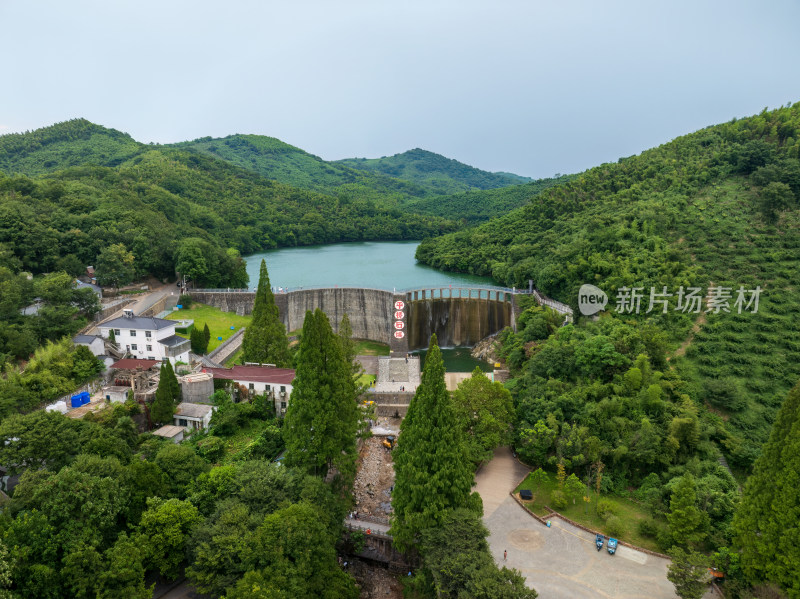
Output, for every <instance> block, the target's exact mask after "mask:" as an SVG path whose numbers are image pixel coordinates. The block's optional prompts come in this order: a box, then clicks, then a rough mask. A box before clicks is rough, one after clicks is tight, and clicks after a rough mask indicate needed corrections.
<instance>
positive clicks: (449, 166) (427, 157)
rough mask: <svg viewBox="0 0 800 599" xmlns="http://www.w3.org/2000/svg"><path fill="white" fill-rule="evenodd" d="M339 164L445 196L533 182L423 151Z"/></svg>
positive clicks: (339, 161) (417, 150)
mask: <svg viewBox="0 0 800 599" xmlns="http://www.w3.org/2000/svg"><path fill="white" fill-rule="evenodd" d="M336 163H337V164H341V165H345V166H349V167H351V168H355V169H359V170H363V171H370V172H374V173H382V174H384V175H389V176H391V177H396V178H398V179H402V180H404V181H410V182H412V183H416V184H418V185H422V186H425V187H428V188H431V189H434V190H436V192H437V193H439V194H442V195H446V194H453V193H458V192H460V191H468V190H470V189H496V188H499V187H506V186H508V185H519V184H521V183H526V182H528V181H530V179H529V178H528V177H521V176H519V175H512V174H510V173H490V172H487V171H482V170H480V169H478V168H475V167H473V166H469V165H467V164H464V163H463V162H459V161H458V160H453V159H451V158H446V157H445V156H442V155H441V154H435V153H433V152H428V151H427V150H421V149H419V148H415V149H413V150H409V151H407V152H403V153H401V154H395V155H394V156H388V157H383V158H346V159H344V160H338V161H336Z"/></svg>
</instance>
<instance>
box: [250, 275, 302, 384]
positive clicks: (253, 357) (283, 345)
mask: <svg viewBox="0 0 800 599" xmlns="http://www.w3.org/2000/svg"><path fill="white" fill-rule="evenodd" d="M242 359H243V360H244V361H245V362H259V363H262V364H263V363H266V364H275V365H276V366H278V367H281V368H287V367H288V366H289V365H290V360H289V342H288V340H287V338H286V328H285V327H284V326H283V323H282V322H281V319H280V313H279V312H278V306H277V305H275V296H274V295H273V294H272V288H271V287H270V282H269V273H268V272H267V263H266V262H265V261H264V260H261V272H260V274H259V277H258V289H257V290H256V298H255V304H254V305H253V319H252V320H251V321H250V325H249V326H248V327H247V328H246V329H245V331H244V339H242Z"/></svg>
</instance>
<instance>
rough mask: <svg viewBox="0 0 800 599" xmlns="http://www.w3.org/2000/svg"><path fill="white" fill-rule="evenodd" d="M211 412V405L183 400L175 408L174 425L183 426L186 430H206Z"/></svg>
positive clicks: (212, 409) (212, 411)
mask: <svg viewBox="0 0 800 599" xmlns="http://www.w3.org/2000/svg"><path fill="white" fill-rule="evenodd" d="M213 413H214V407H213V406H209V405H205V404H199V403H188V402H185V401H184V402H181V403H179V404H178V407H177V409H176V410H175V425H176V426H180V427H183V428H184V429H185V430H186V431H187V432H192V431H197V430H202V431H206V430H208V425H209V424H210V423H211V414H213Z"/></svg>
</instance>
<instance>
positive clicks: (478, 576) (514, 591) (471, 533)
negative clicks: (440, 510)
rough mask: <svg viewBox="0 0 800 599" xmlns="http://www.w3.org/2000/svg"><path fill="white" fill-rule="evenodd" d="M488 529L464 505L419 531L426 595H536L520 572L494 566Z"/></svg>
mask: <svg viewBox="0 0 800 599" xmlns="http://www.w3.org/2000/svg"><path fill="white" fill-rule="evenodd" d="M487 533H488V531H487V530H486V528H485V527H484V525H483V523H482V522H481V518H480V515H479V514H476V513H475V512H474V511H472V510H467V509H464V508H460V509H457V510H452V511H449V512H448V513H447V514H446V515H445V517H444V521H443V523H442V525H441V526H435V527H432V528H428V529H425V530H423V531H422V534H421V542H420V550H421V553H422V563H423V569H422V570H423V571H422V576H421V578H422V581H421V582H422V586H423V589H421V590H423V591H427V593H425V595H426V596H431V597H432V596H436V597H470V598H471V599H536V597H537V593H536V591H534V590H533V589H529V588H527V587H526V586H525V579H524V578H523V577H522V576H521V575H520V574H519V572H517V571H516V570H509V569H507V568H502V569H499V568H498V567H497V564H496V563H495V561H494V559H493V558H492V555H491V553H490V551H489V545H488V543H487V542H486V535H487ZM454 539H457V540H458V542H457V543H454V542H453V541H454ZM419 578H420V576H418V579H419ZM415 582H416V581H415Z"/></svg>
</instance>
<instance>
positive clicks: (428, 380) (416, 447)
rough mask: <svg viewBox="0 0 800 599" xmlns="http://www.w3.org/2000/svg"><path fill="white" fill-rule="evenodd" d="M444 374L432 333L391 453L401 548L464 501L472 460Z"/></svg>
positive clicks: (394, 528) (395, 518)
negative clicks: (419, 379) (417, 385)
mask: <svg viewBox="0 0 800 599" xmlns="http://www.w3.org/2000/svg"><path fill="white" fill-rule="evenodd" d="M444 374H445V370H444V364H443V362H442V354H441V351H440V350H439V347H438V346H437V345H436V335H432V336H431V341H430V348H429V350H428V355H427V357H426V359H425V368H424V370H423V372H422V381H421V383H420V385H419V387H417V392H416V393H415V394H414V398H413V399H412V400H411V403H410V405H409V407H408V413H407V414H406V417H405V419H404V420H403V423H402V425H401V427H400V435H399V437H398V440H397V447H396V449H395V451H394V465H395V485H394V492H393V493H392V507H393V509H394V516H393V518H392V528H391V534H392V535H393V536H394V540H395V543H396V544H397V546H398V547H399V548H401V549H408V548H410V547H413V546H416V545H417V544H418V542H419V534H420V532H421V531H422V530H424V529H426V528H430V527H433V526H440V525H441V524H442V522H443V519H444V517H445V516H446V514H447V512H448V510H451V509H456V508H459V507H466V506H467V505H468V498H469V494H470V489H471V487H472V480H473V472H472V464H471V463H470V460H469V455H468V453H467V451H466V444H465V443H464V439H463V436H462V435H463V433H462V431H461V428H460V427H459V426H458V422H457V418H456V415H455V412H454V410H453V406H452V400H451V398H450V393H449V392H448V391H447V387H446V386H445V381H444Z"/></svg>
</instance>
